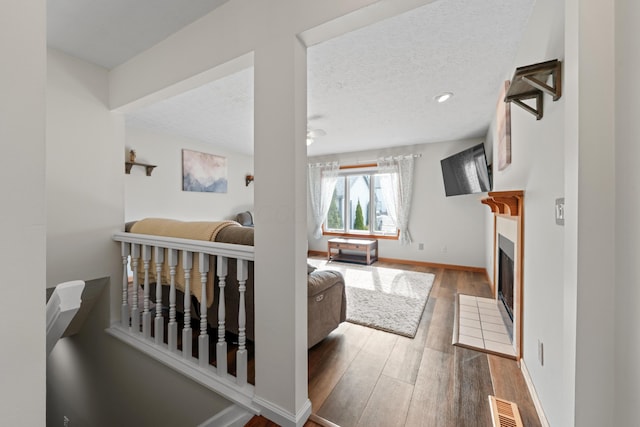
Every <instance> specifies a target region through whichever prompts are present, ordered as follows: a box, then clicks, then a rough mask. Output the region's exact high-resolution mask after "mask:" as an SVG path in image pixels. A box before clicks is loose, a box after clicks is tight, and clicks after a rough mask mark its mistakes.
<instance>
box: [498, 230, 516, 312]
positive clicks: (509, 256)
mask: <svg viewBox="0 0 640 427" xmlns="http://www.w3.org/2000/svg"><path fill="white" fill-rule="evenodd" d="M498 237H499V239H498V299H499V300H500V301H502V304H503V305H504V308H505V311H506V314H507V316H509V319H510V320H511V322H513V310H514V305H513V300H514V277H515V266H514V254H515V251H514V247H515V245H514V243H513V242H512V241H511V240H509V239H507V238H506V237H504V236H503V235H499V236H498Z"/></svg>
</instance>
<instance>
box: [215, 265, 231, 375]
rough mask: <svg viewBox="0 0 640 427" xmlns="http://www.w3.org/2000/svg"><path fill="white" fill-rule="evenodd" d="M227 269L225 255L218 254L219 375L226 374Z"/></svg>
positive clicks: (217, 349)
mask: <svg viewBox="0 0 640 427" xmlns="http://www.w3.org/2000/svg"><path fill="white" fill-rule="evenodd" d="M228 271H229V270H228V266H227V257H223V256H218V259H217V265H216V274H217V275H218V287H219V288H220V294H219V298H218V299H219V303H218V343H217V344H216V365H217V369H218V375H220V376H221V377H224V376H226V375H227V340H226V339H225V334H226V327H225V319H226V316H227V313H226V307H225V300H224V288H225V286H226V284H227V274H228Z"/></svg>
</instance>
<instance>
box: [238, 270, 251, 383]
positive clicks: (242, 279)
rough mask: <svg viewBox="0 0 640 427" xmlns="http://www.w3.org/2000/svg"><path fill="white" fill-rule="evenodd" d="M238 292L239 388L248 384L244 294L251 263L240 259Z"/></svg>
mask: <svg viewBox="0 0 640 427" xmlns="http://www.w3.org/2000/svg"><path fill="white" fill-rule="evenodd" d="M237 261H238V291H239V292H240V308H239V312H238V352H237V353H236V367H237V369H236V372H237V374H236V381H237V384H238V385H239V386H244V385H246V384H247V348H246V342H247V334H246V328H247V313H246V309H245V301H244V293H245V290H246V289H247V286H246V285H247V278H248V276H249V263H248V261H247V260H244V259H238V260H237Z"/></svg>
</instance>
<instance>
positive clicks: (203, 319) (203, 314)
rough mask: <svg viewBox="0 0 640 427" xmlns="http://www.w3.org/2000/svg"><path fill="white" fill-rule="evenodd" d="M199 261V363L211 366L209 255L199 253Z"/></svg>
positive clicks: (203, 365)
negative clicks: (208, 323)
mask: <svg viewBox="0 0 640 427" xmlns="http://www.w3.org/2000/svg"><path fill="white" fill-rule="evenodd" d="M198 262H199V264H200V265H199V266H198V268H199V269H200V285H201V286H202V293H201V295H200V335H199V336H198V363H199V364H200V366H202V367H205V366H209V335H208V334H207V273H209V255H207V254H203V253H199V254H198Z"/></svg>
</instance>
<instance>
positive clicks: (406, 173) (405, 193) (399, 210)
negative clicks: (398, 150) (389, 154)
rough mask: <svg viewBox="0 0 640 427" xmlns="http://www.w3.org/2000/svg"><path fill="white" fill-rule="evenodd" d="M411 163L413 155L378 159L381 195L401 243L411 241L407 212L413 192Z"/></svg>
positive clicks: (404, 243)
mask: <svg viewBox="0 0 640 427" xmlns="http://www.w3.org/2000/svg"><path fill="white" fill-rule="evenodd" d="M413 164H414V156H413V155H411V156H402V157H395V158H387V159H379V160H378V168H379V172H380V173H382V174H383V175H382V176H381V181H382V182H381V187H382V197H383V199H384V202H385V204H386V205H387V209H388V213H389V216H390V217H391V219H393V220H394V221H395V223H396V226H397V227H398V230H399V231H400V243H401V244H403V245H408V244H409V243H411V234H410V233H409V212H411V195H412V193H413Z"/></svg>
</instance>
